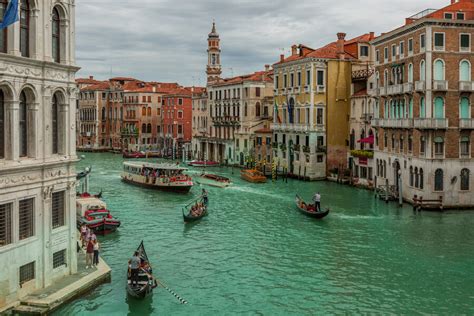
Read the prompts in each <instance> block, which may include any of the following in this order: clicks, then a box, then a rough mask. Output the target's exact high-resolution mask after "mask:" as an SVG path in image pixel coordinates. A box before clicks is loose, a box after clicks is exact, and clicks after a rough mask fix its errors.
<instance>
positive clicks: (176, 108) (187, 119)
mask: <svg viewBox="0 0 474 316" xmlns="http://www.w3.org/2000/svg"><path fill="white" fill-rule="evenodd" d="M194 89H201V88H177V89H174V90H171V91H169V93H168V94H167V95H165V96H163V106H162V119H163V124H162V126H163V132H164V138H165V139H164V140H165V141H164V149H165V154H166V155H169V156H174V157H180V156H181V155H182V153H183V150H184V151H185V152H187V153H189V152H190V148H188V147H189V146H190V144H191V138H192V116H193V101H192V95H193V91H194Z"/></svg>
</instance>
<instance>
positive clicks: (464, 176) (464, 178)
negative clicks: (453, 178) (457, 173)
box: [461, 168, 470, 191]
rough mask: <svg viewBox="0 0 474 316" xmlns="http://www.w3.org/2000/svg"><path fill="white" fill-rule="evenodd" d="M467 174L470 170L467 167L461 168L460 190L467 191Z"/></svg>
mask: <svg viewBox="0 0 474 316" xmlns="http://www.w3.org/2000/svg"><path fill="white" fill-rule="evenodd" d="M469 175H470V171H469V169H467V168H464V169H462V170H461V190H462V191H469Z"/></svg>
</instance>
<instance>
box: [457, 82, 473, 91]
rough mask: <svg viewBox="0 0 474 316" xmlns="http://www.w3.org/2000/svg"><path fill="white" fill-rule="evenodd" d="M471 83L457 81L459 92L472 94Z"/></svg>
mask: <svg viewBox="0 0 474 316" xmlns="http://www.w3.org/2000/svg"><path fill="white" fill-rule="evenodd" d="M472 87H473V82H472V81H459V91H461V92H472V91H473V88H472Z"/></svg>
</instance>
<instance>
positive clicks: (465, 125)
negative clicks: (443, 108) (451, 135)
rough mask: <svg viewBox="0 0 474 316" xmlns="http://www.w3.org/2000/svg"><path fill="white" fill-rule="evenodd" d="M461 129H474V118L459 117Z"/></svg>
mask: <svg viewBox="0 0 474 316" xmlns="http://www.w3.org/2000/svg"><path fill="white" fill-rule="evenodd" d="M459 128H460V129H474V119H472V118H471V119H459Z"/></svg>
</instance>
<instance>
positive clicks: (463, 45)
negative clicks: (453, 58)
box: [459, 34, 471, 52]
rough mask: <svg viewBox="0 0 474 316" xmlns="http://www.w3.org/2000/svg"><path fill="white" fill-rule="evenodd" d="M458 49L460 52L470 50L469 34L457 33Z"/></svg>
mask: <svg viewBox="0 0 474 316" xmlns="http://www.w3.org/2000/svg"><path fill="white" fill-rule="evenodd" d="M459 50H460V51H461V52H469V51H471V36H470V35H469V34H461V35H459Z"/></svg>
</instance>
